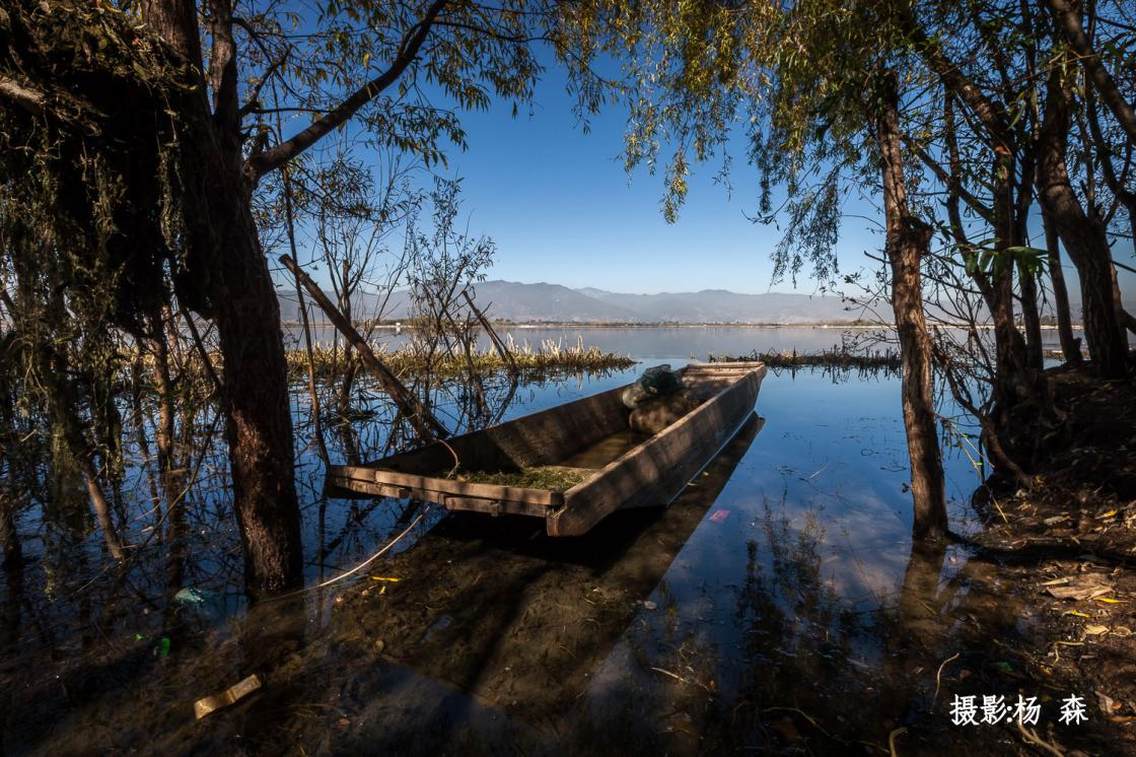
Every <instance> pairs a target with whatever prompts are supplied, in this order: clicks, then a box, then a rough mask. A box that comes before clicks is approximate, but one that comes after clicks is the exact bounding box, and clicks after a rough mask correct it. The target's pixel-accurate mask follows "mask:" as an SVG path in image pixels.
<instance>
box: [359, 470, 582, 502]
mask: <svg viewBox="0 0 1136 757" xmlns="http://www.w3.org/2000/svg"><path fill="white" fill-rule="evenodd" d="M371 475H372V477H373V480H374V481H375V482H377V483H380V484H390V485H393V486H405V487H408V488H410V489H413V490H416V491H424V492H425V491H430V492H443V493H445V494H453V495H456V496H466V497H477V498H479V499H492V500H502V501H509V502H523V503H525V504H530V505H543V506H545V507H548V506H550V505H551V506H560V505H563V504H564V493H563V492H555V491H550V490H548V489H525V488H522V487H516V486H500V485H498V484H482V483H476V482H473V481H456V480H451V479H445V478H432V477H430V476H418V475H413V474H409V473H399V472H397V471H389V470H381V469H379V470H374V471H372V472H371Z"/></svg>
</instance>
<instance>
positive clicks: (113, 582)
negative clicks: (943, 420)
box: [0, 328, 1012, 753]
mask: <svg viewBox="0 0 1136 757" xmlns="http://www.w3.org/2000/svg"><path fill="white" fill-rule="evenodd" d="M512 333H513V337H514V339H515V340H516V341H518V342H520V341H521V340H522V339H523V338H526V337H527V339H528V340H529V341H530V342H531V343H534V344H536V343H539V341H541V340H543V339H550V338H551V339H564V340H567V341H571V342H574V341H575V339H576V336H577V334H580V335H582V336H583V338H584V340H585V343H586V344H588V345H593V344H594V345H597V346H599V347H601V348H603V349H605V350H611V351H615V352H621V353H626V354H630V355H632V356H633V357H635V358H636V359H638V360H640V361H642V362H641V364H640V365H637V366H636V367H634V368H632V369H629V370H627V371H621V372H615V373H610V374H606V375H598V376H597V375H591V376H573V377H566V378H562V379H558V380H549V381H546V382H544V383H539V384H533V385H528V386H524V387H521V388H520V389H519V390H518V391H517V392H516V394H515V395H514V396H513V397H512V400H511V402H510V404H509V405H508V407H507V409H506V410H505V412H504V417H505V418H510V417H517V416H519V415H523V414H526V413H530V412H534V411H536V410H540V409H542V408H546V407H550V406H553V405H556V404H560V403H563V402H565V401H568V400H571V399H575V398H578V397H582V396H586V395H589V394H592V393H595V392H599V391H603V390H605V389H608V388H611V387H615V386H618V385H621V384H624V383H627V382H628V381H631V380H633V379H634V378H635V377H636V376H637V375H638V374H639V373H640V372H641V371H642V369H643V368H644V367H645V366H647V365H653V364H656V363H663V362H669V363H670V364H671V365H672V366H675V367H678V366H680V365H682V364H684V363H685V362H686V361H687V360H688V359H690V358H692V357H693V358H705V357H706V355H707V354H708V353H716V354H745V353H748V352H751V351H753V350H758V351H762V350H769V349H779V350H791V349H794V348H795V349H797V350H799V351H806V350H812V349H818V348H827V347H831V346H833V345H834V344H839V343H840V342H841V333H840V332H839V330H829V329H749V328H721V329H717V328H712V329H694V328H673V329H672V328H668V329H581V330H579V331H578V332H577V331H574V330H571V329H568V330H559V329H558V330H535V329H533V330H529V329H518V330H514V331H513V332H512ZM491 395H492V396H493V397H498V398H500V397H502V396H503V395H504V392H503V390H502V389H500V387H497V388H494V389H493V390H492V392H491ZM451 404H454V403H451ZM443 405H445V403H444V402H443ZM455 406H456V405H455ZM360 409H361V410H362V411H363V412H360V413H359V415H358V418H357V419H355V420H353V421H351V422H350V424H341V425H339V426H336V427H333V428H331V429H329V432H328V439H329V447H330V454H331V456H332V460H333V461H339V460H342V459H344V457H345V456H346V455H347V450H348V448H351V451H352V452H353V453H354V454H357V455H358V456H359V457H360V459H364V460H365V459H372V458H374V457H379V456H381V454H382V449H383V444H384V442H385V435H384V431H383V430H382V429H383V426H382V424H381V423H380V421H381V419H382V418H383V417H385V416H387V415H389V408H387V406H386V403H385V401H384V400H383V398H382V396H381V395H378V394H374V393H367V394H365V395H364V401H363V402H362V403H361V408H360ZM295 411H296V415H297V425H298V426H299V429H300V430H299V436H298V445H299V450H298V452H299V455H300V458H299V481H300V487H301V496H302V498H303V500H304V506H303V518H304V536H305V555H306V557H307V560H308V563H307V574H308V581H309V585H314V584H316V583H319V582H321V581H325V580H327V579H329V578H330V577H333V576H336V575H338V574H339V573H340V572H342V571H344V570H346V569H349V568H351V567H353V566H355V565H357V564H358V563H359V562H360V561H362V560H364V559H366V558H368V557H369V556H370V555H372V554H373V553H374V552H375V550H376V549H377V548H378V547H380V546H382V545H383V544H385V543H387V542H388V541H389V540H390V539H391V538H392V537H393V536H394V535H395V534H397V533H399V532H401V531H403V530H404V529H405V528H406V527H407V525H408V524H411V523H417V525H415V526H414V527H413V528H411V529H410V532H409V534H408V535H407V536H406V537H405V538H404V539H402V540H401V541H400V542H399V543H398V544H397V546H396V547H395V548H394V549H392V550H391V553H390V554H389V555H387V556H386V557H384V558H382V559H381V560H378V561H376V562H375V563H374V564H372V565H370V566H369V567H368V569H367V570H364V571H361V572H360V573H359V574H358V575H357V576H355V577H353V578H352V579H350V580H345V581H339V582H336V583H334V584H332V585H331V586H328V587H326V588H324V589H321V590H319V591H313V592H311V593H309V594H308V595H306V596H305V597H304V598H303V601H300V602H283V603H277V604H276V605H271V604H270V605H265V606H263V607H261V608H255V609H254V611H253V612H251V613H247V614H246V613H245V605H244V600H243V596H242V594H241V591H240V559H239V553H238V551H237V549H236V547H237V540H236V534H235V528H234V527H233V525H232V518H231V514H230V512H229V509H228V505H227V498H226V489H225V487H226V485H227V484H226V481H225V478H226V474H225V470H224V467H225V466H224V461H223V459H222V458H221V457H220V456H219V455H210V456H206V457H205V458H204V459H205V462H204V464H203V465H202V466H201V471H200V478H199V480H200V484H199V486H198V487H197V490H196V491H195V493H194V495H193V496H192V497H190V499H189V508H188V509H189V523H188V528H187V535H186V540H185V541H186V543H185V545H184V546H185V551H184V552H177V553H176V555H175V554H174V551H173V550H172V548H168V547H150V548H149V550H150V551H149V552H148V553H147V554H148V557H147V558H146V559H144V560H140V561H139V564H137V565H135V566H134V567H133V568H131V569H130V570H127V571H125V572H123V571H118V570H116V569H108V568H107V567H105V560H104V558H103V556H102V547H101V543H100V541H99V538H98V534H97V533H94V532H93V531H92V530H91V528H90V526H89V524H86V525H84V524H79V525H78V526H77V527H69V526H65V525H64V524H61V523H58V522H56V521H54V520H53V519H52V518H51V517H50V516H49V515H45V514H42V513H40V514H36V513H29V514H27V515H26V516H25V517H24V519H23V520H22V521H21V533H22V535H23V537H24V541H25V550H26V551H27V552H28V553H29V554H30V555H31V557H32V564H31V565H30V567H29V568H28V569H27V570H26V571H25V572H24V575H23V577H22V579H21V580H22V583H21V584H20V585H19V586H16V585H14V584H13V582H12V581H11V580H9V582H8V584H7V586H6V587H5V588H4V589H3V590H0V591H3V592H4V593H3V594H0V605H3V606H4V607H6V608H7V610H6V614H5V637H4V641H5V651H4V658H3V659H4V663H3V668H2V669H0V683H3V684H4V685H5V690H6V692H7V693H6V694H5V695H4V696H6V697H7V699H6V701H0V704H4V705H6V706H5V707H4V708H3V709H4V711H5V712H6V713H7V715H6V717H5V719H4V721H3V722H4V741H3V742H2V743H3V744H4V745H5V751H6V752H7V753H24V752H43V753H50V752H53V751H55V750H78V751H87V750H90V751H99V752H104V751H109V750H111V749H116V748H121V749H126V748H140V749H143V750H149V749H153V750H156V751H160V752H163V753H175V752H181V751H185V750H187V749H188V748H189V746H188V745H190V744H193V745H196V746H195V749H197V750H199V751H220V752H230V751H233V750H235V749H237V750H238V751H243V750H248V751H252V752H256V751H265V752H272V753H279V752H280V751H285V750H286V751H288V752H299V753H317V752H319V753H341V752H342V753H351V752H358V751H361V750H362V751H367V752H370V753H399V752H413V753H439V752H448V753H502V752H505V751H508V752H522V753H558V752H580V753H596V752H607V751H609V750H610V749H612V748H615V747H614V745H619V748H621V749H624V750H632V751H636V752H638V751H641V750H644V749H650V750H656V751H667V752H671V753H694V752H702V751H707V750H715V749H723V750H729V751H734V750H759V751H760V750H762V749H777V750H780V749H782V748H784V749H799V750H804V751H809V750H811V749H813V748H820V750H821V751H828V750H832V749H835V748H837V747H838V745H839V744H840V743H855V742H856V740H863V739H869V740H871V741H872V743H875V744H876V746H877V747H878V748H884V747H881V746H880V744H881V743H884V742H886V735H887V730H886V729H885V730H882V731H881V729H884V725H881V724H886V723H893V724H894V723H904V722H908V721H910V720H912V718H915V719H916V720H917V719H918V718H928V717H931V714H930V712H931V704H930V700H929V695H930V692H931V690H932V689H934V688H935V686H936V681H935V675H934V666H935V665H937V664H938V661H939V658H934V659H932V658H933V656H934V654H937V653H938V652H937V651H932V650H930V649H924V648H923V647H921V646H920V645H921V644H922V643H923V642H925V641H926V638H929V637H930V636H934V635H935V634H937V633H940V632H941V630H942V629H943V628H944V627H950V626H951V624H953V623H956V622H958V618H961V617H964V616H965V615H966V614H967V613H973V612H975V610H974V608H973V607H972V606H971V605H970V599H968V594H967V590H966V585H967V580H966V570H967V567H966V566H967V565H968V560H967V555H966V553H965V552H963V551H961V550H960V549H959V548H956V547H950V548H943V549H940V550H938V551H933V552H932V553H930V554H928V553H925V552H922V551H919V550H916V551H914V552H913V550H912V545H911V540H910V530H911V519H912V516H911V501H910V495H909V493H908V491H907V481H908V473H907V457H906V449H905V442H904V433H903V427H902V423H901V416H900V407H899V381H898V379H897V378H895V377H890V376H886V375H885V376H879V375H858V374H831V373H826V372H824V371H819V370H801V371H796V372H794V373H788V372H780V373H778V372H773V371H771V372H770V374H769V375H768V376H767V378H766V379H765V382H764V385H763V387H762V389H761V393H760V396H759V399H758V401H757V406H756V413H757V415H758V416H760V417H759V418H755V419H753V420H752V421H751V422H750V423H748V424H747V425H746V427H745V428H744V429H743V430H742V432H741V433H740V434H739V436H738V437H737V438H736V439H735V440H734V441H733V442H732V443H731V444H730V445H728V446H727V448H726V449H725V450H724V451H723V453H722V454H721V455H720V457H719V458H718V459H716V460H715V461H714V462H713V463H712V464H711V465H710V466H709V467H708V468H707V470H706V471H705V472H704V473H703V474H702V475H700V476H699V477H698V478H696V480H695V481H694V482H692V484H691V485H690V486H689V487H688V488H687V489H686V491H685V492H684V493H683V495H681V497H680V498H679V499H678V501H676V502H675V503H674V504H673V505H672V506H671V507H670V508H668V509H665V510H662V509H659V510H643V511H635V512H629V513H623V514H620V515H618V516H617V517H613V518H610V519H609V520H608V521H606V522H604V523H603V524H601V526H600V527H598V528H597V529H596V530H595V531H593V532H592V533H591V534H589V535H588V536H587V537H584V538H581V539H572V540H553V539H549V538H548V537H546V536H544V535H543V534H542V532H541V528H540V526H539V523H537V522H535V521H529V520H526V519H513V518H499V519H493V518H487V517H478V516H457V515H454V516H445V515H443V514H441V513H439V512H437V511H435V510H429V511H427V512H426V514H425V515H424V516H423V517H422V518H421V519H420V520H417V521H416V520H415V519H416V518H418V516H419V515H420V514H421V512H422V511H421V509H420V508H419V507H418V506H417V505H416V503H411V502H408V501H396V500H386V499H378V500H371V501H359V500H338V499H326V498H324V497H323V496H321V490H322V475H323V471H322V464H321V463H320V462H319V460H318V458H317V457H316V456H315V454H314V451H313V449H314V448H313V447H312V445H311V443H310V442H311V437H310V424H309V422H308V415H309V408H308V406H307V402H306V396H305V394H304V393H303V392H302V391H301V390H300V389H299V388H298V389H297V393H296V406H295ZM946 412H947V413H948V414H950V413H951V412H952V411H950V410H949V409H948V410H947V411H946ZM450 417H451V418H453V417H456V412H455V413H451V415H450ZM203 423H204V421H203ZM969 444H970V442H969V441H967V440H960V441H958V442H957V444H956V445H955V446H947V448H946V457H945V460H944V465H945V467H946V470H947V478H948V482H949V490H948V494H949V497H950V500H951V503H950V516H951V522H952V528H953V529H954V530H956V531H958V532H961V533H968V532H972V531H974V530H975V529H976V528H978V523H977V520H976V518H975V516H974V514H973V512H972V510H971V508H970V505H969V501H970V496H971V493H972V492H973V491H974V489H975V488H976V486H978V484H979V483H980V480H981V478H980V476H979V473H978V471H977V470H976V468H975V467H974V465H973V464H972V461H971V457H972V456H973V455H974V454H975V453H974V451H973V450H972V449H970V447H969V446H968V445H969ZM135 473H136V474H137V471H136V472H135ZM133 484H134V486H135V487H136V488H135V490H133V491H129V490H128V491H127V492H126V495H127V496H128V497H130V498H133V499H135V500H138V499H142V498H143V497H142V496H141V495H142V491H143V488H144V487H143V484H142V479H141V477H140V474H137V477H136V478H135V479H134V480H133ZM152 522H153V517H152V516H149V517H147V516H146V515H145V508H142V507H141V506H133V507H132V509H130V517H128V519H127V529H126V534H125V536H126V538H127V540H128V541H130V542H132V543H135V544H137V543H143V542H145V541H146V539H147V534H148V533H149V531H148V530H147V528H148V527H149V526H151V524H152ZM171 565H173V566H174V567H173V568H171V567H170V566H171ZM356 579H357V580H356ZM944 585H950V586H951V587H952V588H951V591H950V596H949V597H946V598H944V597H943V596H942V587H943V586H944ZM186 589H192V590H193V591H194V592H196V594H194V595H192V596H190V597H189V598H188V599H187V595H185V594H184V593H183V594H182V595H181V598H180V599H175V595H177V594H178V592H183V591H184V590H186ZM13 607H14V608H15V609H13ZM932 617H933V622H932V620H931V618H932ZM1006 622H1012V620H1008V621H1006ZM925 637H926V638H925ZM921 639H922V642H921V641H920V640H921ZM932 662H933V663H934V664H932ZM250 673H256V674H258V675H259V676H260V677H261V679H262V680H263V681H264V682H265V686H264V691H263V692H262V693H261V694H257V695H256V696H255V697H253V698H252V699H251V700H250V703H249V704H247V705H246V704H242V705H240V706H237V707H234V708H231V710H229V711H227V712H224V713H218V714H216V715H212V716H210V717H209V718H208V719H207V720H206V721H202V723H200V724H198V723H195V722H194V721H193V716H192V703H193V701H194V700H195V699H196V698H198V697H199V696H203V695H205V694H207V693H215V692H216V691H220V690H223V689H224V688H226V687H227V686H229V685H231V684H233V683H235V682H236V681H238V680H240V679H241V678H243V677H244V676H246V675H248V674H250ZM867 709H871V710H872V712H873V713H876V712H878V713H879V714H878V715H873V716H872V717H871V718H868V717H866V715H865V712H866V710H867ZM33 714H34V715H35V717H32V715H33ZM877 719H878V722H876V720H877ZM891 727H895V726H891ZM881 733H882V735H881ZM881 739H882V741H881ZM849 740H851V741H849ZM238 747H239V749H238ZM297 747H302V749H299V748H297ZM885 751H886V750H885Z"/></svg>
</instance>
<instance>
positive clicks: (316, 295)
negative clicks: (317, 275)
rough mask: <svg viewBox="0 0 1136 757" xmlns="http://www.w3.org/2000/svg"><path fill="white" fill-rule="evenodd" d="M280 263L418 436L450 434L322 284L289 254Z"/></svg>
mask: <svg viewBox="0 0 1136 757" xmlns="http://www.w3.org/2000/svg"><path fill="white" fill-rule="evenodd" d="M280 262H281V263H283V264H284V266H285V267H286V268H287V269H288V270H289V271H291V272H292V273H293V274H295V276H296V278H297V280H299V282H300V284H301V285H303V287H304V289H306V290H307V291H308V294H309V295H311V298H312V300H313V301H314V302H315V303H316V304H317V305H319V306H320V309H321V310H323V312H324V313H325V314H326V315H327V317H328V318H329V319H331V323H332V325H333V326H335V328H336V329H338V330H339V332H340V333H341V334H343V337H344V338H345V339H346V340H347V341H348V342H350V343H351V346H353V347H354V348H355V349H356V350H357V351H358V352H359V357H361V358H362V359H363V363H364V364H366V366H367V367H368V368H370V369H371V370H372V371H374V373H375V375H376V376H377V377H378V379H379V382H380V383H381V384H382V385H383V388H384V389H385V390H386V392H387V394H389V395H390V396H391V399H393V400H394V401H395V404H396V405H398V406H399V408H400V409H401V410H402V411H403V413H404V414H405V415H406V417H407V418H408V419H409V420H410V423H411V425H412V426H414V430H415V431H417V432H418V436H419V437H420V438H421V439H422V440H423V441H425V442H432V441H434V440H435V439H445V438H446V437H447V436H449V435H450V432H449V431H448V430H446V427H445V426H443V425H442V424H441V423H440V422H439V421H438V419H437V418H435V417H434V415H433V414H432V413H431V412H430V411H429V410H428V409H427V408H426V406H425V405H423V404H422V403H421V402H419V400H418V398H417V397H416V396H414V394H413V393H412V392H411V391H410V390H409V389H407V388H406V387H405V386H403V384H402V382H401V381H399V380H398V377H397V376H395V375H394V374H393V373H391V371H390V369H389V368H387V367H386V365H384V364H383V362H382V361H381V360H379V359H378V358H377V357H376V356H375V353H374V352H373V351H372V350H371V346H370V345H369V344H367V340H365V339H364V338H363V337H362V335H360V334H359V332H358V331H356V330H355V327H354V326H352V325H351V323H350V322H349V321H348V320H347V318H345V317H344V316H343V314H342V313H340V312H339V309H338V308H336V307H335V305H334V304H332V302H331V300H330V299H328V296H327V295H326V294H324V293H323V290H322V289H320V288H319V285H318V284H316V282H314V281H313V280H312V278H311V277H310V276H308V274H306V273H305V272H304V270H303V269H302V268H300V266H298V265H297V264H296V261H294V260H292V258H290V257H289V256H287V255H281V256H280Z"/></svg>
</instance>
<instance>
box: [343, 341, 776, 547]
mask: <svg viewBox="0 0 1136 757" xmlns="http://www.w3.org/2000/svg"><path fill="white" fill-rule="evenodd" d="M679 373H680V374H681V377H682V383H683V386H684V387H685V388H686V389H687V390H688V391H689V392H690V394H691V396H692V397H693V398H694V400H695V401H696V402H698V403H699V404H698V405H697V406H696V407H695V408H694V409H693V410H691V411H690V412H689V413H687V414H686V415H684V416H682V417H681V418H679V419H678V420H676V421H675V422H674V423H672V424H670V425H669V426H667V427H666V428H664V429H663V430H662V431H660V432H659V433H657V434H654V435H652V436H646V435H640V434H636V433H634V432H632V431H631V430H630V428H629V415H630V411H629V410H628V409H627V408H626V407H625V406H624V405H623V402H622V401H621V399H620V394H621V393H622V391H623V390H624V389H625V388H626V387H618V388H616V389H611V390H609V391H606V392H602V393H600V394H596V395H593V396H591V397H585V398H584V399H580V400H576V401H574V402H569V403H567V404H564V405H559V406H557V407H554V408H551V409H549V410H543V411H540V412H537V413H533V414H531V415H526V416H524V417H522V418H517V419H516V420H512V421H509V422H507V423H502V424H500V425H497V426H493V427H491V428H487V429H484V430H482V431H475V432H472V433H469V434H465V435H462V436H457V437H453V438H451V439H447V440H445V441H444V442H434V443H432V444H428V445H426V446H425V447H422V448H420V449H416V450H413V451H410V452H405V453H402V454H399V455H393V456H391V457H387V458H384V459H382V460H377V461H375V462H373V463H368V464H366V465H360V466H348V465H341V466H332V467H331V469H330V470H329V471H328V477H327V487H328V490H329V493H330V494H332V495H333V496H352V495H355V496H358V495H364V496H389V497H399V498H404V497H414V498H417V499H421V500H425V501H428V502H436V503H439V504H441V505H443V506H444V507H445V508H446V509H448V510H472V511H475V512H483V513H489V514H491V515H500V514H503V513H509V514H517V515H528V516H534V517H538V518H543V519H544V521H545V525H546V529H547V532H548V534H549V535H550V536H578V535H581V534H584V533H587V531H588V530H589V529H591V528H592V526H594V525H595V524H596V523H598V522H599V521H600V520H602V519H603V518H604V517H606V516H607V515H609V514H611V513H613V512H615V511H616V510H620V509H623V508H629V507H651V506H663V505H666V504H668V503H670V502H671V500H673V499H674V498H675V497H676V496H678V494H679V493H680V492H681V491H682V490H683V488H684V487H685V486H686V484H687V483H688V482H690V480H691V479H693V478H694V477H695V476H696V475H697V474H698V472H699V471H701V470H702V469H703V468H704V467H705V466H706V465H707V463H709V462H710V461H711V460H712V459H713V458H714V456H715V455H716V454H717V453H718V451H719V450H721V449H722V447H723V446H725V444H726V443H727V442H729V441H730V439H731V438H733V436H734V434H735V433H737V431H738V429H739V428H740V427H741V425H742V424H743V423H744V422H745V420H746V419H747V418H748V416H749V415H750V413H751V411H752V410H753V406H754V403H755V402H756V401H757V393H758V390H759V389H760V388H761V381H762V379H763V378H764V377H765V365H764V364H763V363H760V362H746V363H694V364H691V365H688V366H686V367H685V368H683V369H681V371H679ZM510 474H514V475H513V478H515V479H516V480H520V481H525V480H536V481H538V482H539V481H541V480H542V479H551V480H552V481H553V482H554V483H553V484H551V485H549V484H544V485H541V484H522V485H510V483H509V481H510ZM520 474H524V475H520ZM528 474H533V475H528ZM479 478H480V479H481V480H478V479H479ZM557 480H560V481H563V482H564V484H563V485H556V481H557Z"/></svg>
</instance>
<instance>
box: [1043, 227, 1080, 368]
mask: <svg viewBox="0 0 1136 757" xmlns="http://www.w3.org/2000/svg"><path fill="white" fill-rule="evenodd" d="M1041 223H1042V226H1043V227H1044V228H1045V249H1046V251H1047V252H1048V257H1049V278H1050V281H1052V282H1053V309H1054V310H1056V311H1057V335H1058V337H1059V338H1060V339H1061V354H1062V355H1064V357H1065V362H1066V363H1068V364H1069V365H1080V364H1081V360H1082V358H1081V340H1080V339H1077V338H1076V337H1074V336H1073V317H1072V315H1071V314H1070V313H1069V290H1068V289H1066V288H1065V274H1064V272H1062V270H1061V250H1060V249H1059V244H1060V243H1059V241H1058V239H1057V230H1056V229H1055V228H1054V227H1053V223H1052V222H1051V221H1050V220H1049V213H1048V212H1047V211H1046V210H1045V207H1044V206H1042V209H1041Z"/></svg>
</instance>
